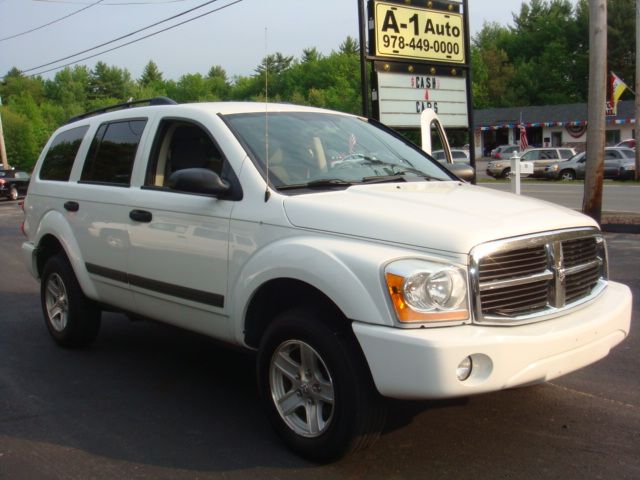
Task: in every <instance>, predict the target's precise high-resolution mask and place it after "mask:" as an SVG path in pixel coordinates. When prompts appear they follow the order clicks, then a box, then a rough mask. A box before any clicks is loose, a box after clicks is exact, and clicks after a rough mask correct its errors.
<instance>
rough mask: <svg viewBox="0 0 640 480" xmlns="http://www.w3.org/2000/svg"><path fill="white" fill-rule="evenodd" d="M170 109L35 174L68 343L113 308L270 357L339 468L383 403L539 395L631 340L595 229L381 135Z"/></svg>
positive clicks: (322, 122)
mask: <svg viewBox="0 0 640 480" xmlns="http://www.w3.org/2000/svg"><path fill="white" fill-rule="evenodd" d="M172 103H173V102H170V101H168V99H165V100H155V101H153V102H151V105H150V106H144V107H141V106H138V105H132V104H127V105H125V107H130V108H125V109H114V110H113V111H108V112H107V111H105V112H95V113H94V114H93V115H85V116H82V117H79V118H76V119H74V120H72V121H71V122H70V123H68V124H67V125H65V126H63V127H61V128H60V129H59V130H57V131H56V132H55V133H54V134H53V136H52V138H51V139H50V140H49V142H48V143H47V145H46V146H45V148H44V151H43V153H42V154H41V156H40V158H39V159H38V162H37V164H36V167H35V170H34V175H33V178H32V182H31V186H30V188H29V193H28V196H27V198H26V200H25V205H24V207H25V212H26V218H25V223H24V230H25V232H26V235H27V237H28V239H27V241H26V242H25V243H24V245H23V253H24V259H25V261H26V264H27V265H28V268H29V270H30V271H31V273H32V274H33V276H34V277H35V278H37V279H39V280H40V282H41V299H42V309H43V312H44V316H45V319H46V324H47V326H48V329H49V332H50V333H51V335H52V337H53V339H54V340H55V341H56V342H57V343H59V344H60V345H62V346H64V347H81V346H86V345H88V344H89V343H90V342H92V341H93V340H94V338H95V337H96V335H97V333H98V330H99V327H100V312H101V310H103V309H115V310H117V311H123V312H129V313H131V314H134V315H136V316H142V317H146V318H150V319H154V320H157V321H161V322H167V323H170V324H173V325H177V326H179V327H183V328H186V329H189V330H193V331H195V332H200V333H202V334H205V335H209V336H211V337H215V338H217V339H220V340H223V341H226V342H229V343H231V344H235V345H239V346H242V347H244V348H248V349H252V350H256V351H257V377H258V385H259V390H260V393H261V397H262V401H263V402H264V406H265V408H266V412H267V415H268V416H269V418H270V420H271V422H272V423H273V425H274V427H275V429H276V430H277V432H278V433H279V434H280V436H281V437H282V438H283V439H284V441H285V442H286V443H287V444H288V445H289V446H290V447H291V448H292V449H293V450H295V451H296V452H298V453H299V454H301V455H303V456H305V457H307V458H310V459H315V460H328V459H333V458H336V457H338V456H340V455H341V454H343V453H345V452H346V451H349V450H352V449H355V448H356V447H360V446H363V445H366V444H368V443H370V442H371V441H372V440H374V439H375V438H376V436H377V435H378V434H379V432H380V430H381V428H382V427H383V425H384V418H385V416H384V412H385V408H386V403H385V402H384V401H383V397H394V398H400V399H417V398H446V397H457V396H467V395H472V394H477V393H482V392H490V391H495V390H500V389H504V388H510V387H515V386H519V385H529V384H532V383H536V382H544V381H546V380H549V379H552V378H555V377H557V376H559V375H563V374H566V373H568V372H571V371H573V370H576V369H578V368H581V367H584V366H585V365H588V364H590V363H593V362H595V361H596V360H599V359H601V358H602V357H604V356H606V355H607V353H608V352H609V350H610V349H611V348H612V347H613V346H615V345H617V344H618V343H619V342H621V341H622V340H623V339H624V338H625V337H626V336H627V334H628V332H629V325H630V319H631V293H630V290H629V289H628V288H627V287H626V286H623V285H621V284H618V283H615V282H611V281H609V280H608V279H607V256H606V249H605V242H604V238H603V236H602V234H601V233H600V231H599V229H598V226H597V224H596V223H595V222H594V221H593V220H591V219H590V218H588V217H586V216H583V215H580V214H578V213H575V212H572V211H569V210H566V209H563V208H559V207H558V208H556V207H553V206H551V205H550V204H548V203H543V202H538V201H536V200H533V199H528V198H523V197H516V196H511V195H510V194H506V193H501V192H497V191H493V190H490V189H484V188H481V187H477V186H473V185H469V184H466V183H464V182H461V181H459V180H458V179H456V178H455V177H453V176H452V175H451V174H450V173H448V172H447V170H446V169H445V168H444V167H442V166H441V165H439V164H438V162H436V161H434V160H433V159H431V158H430V157H429V156H427V155H426V154H424V153H423V152H422V151H421V150H420V149H418V148H417V147H415V146H413V145H412V144H410V143H408V142H407V141H405V140H404V139H403V138H402V137H401V136H399V135H397V134H395V133H394V132H393V131H391V130H388V129H386V128H384V127H382V126H380V125H379V124H377V123H375V122H369V121H367V120H366V119H364V118H360V117H356V116H352V115H346V114H341V113H337V112H331V111H326V110H319V109H313V108H306V107H297V106H285V105H268V106H267V105H265V104H243V103H218V104H215V103H208V104H207V103H203V104H191V105H175V104H172ZM105 110H107V109H105ZM108 110H111V109H108ZM496 211H499V212H500V215H494V214H493V212H496Z"/></svg>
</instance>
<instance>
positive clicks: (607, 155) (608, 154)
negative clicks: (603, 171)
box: [604, 150, 619, 160]
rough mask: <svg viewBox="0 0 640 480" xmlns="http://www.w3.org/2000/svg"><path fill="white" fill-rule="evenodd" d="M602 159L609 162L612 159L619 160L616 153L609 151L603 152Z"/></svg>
mask: <svg viewBox="0 0 640 480" xmlns="http://www.w3.org/2000/svg"><path fill="white" fill-rule="evenodd" d="M604 158H605V160H611V159H613V158H619V157H618V152H615V151H611V150H605V152H604Z"/></svg>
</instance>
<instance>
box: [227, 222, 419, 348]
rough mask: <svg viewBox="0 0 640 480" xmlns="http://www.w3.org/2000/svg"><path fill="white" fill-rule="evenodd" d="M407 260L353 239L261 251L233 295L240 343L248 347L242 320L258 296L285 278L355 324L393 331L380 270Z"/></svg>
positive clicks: (299, 241)
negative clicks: (327, 301)
mask: <svg viewBox="0 0 640 480" xmlns="http://www.w3.org/2000/svg"><path fill="white" fill-rule="evenodd" d="M403 253H404V255H403ZM406 254H407V252H406V251H401V250H398V249H396V248H392V247H386V246H384V245H372V244H371V243H367V242H362V241H358V240H353V239H336V238H324V237H317V236H307V235H303V236H296V237H291V238H286V239H281V240H278V241H276V242H274V243H272V244H269V245H267V246H265V247H264V248H262V249H260V250H257V251H256V252H255V253H254V254H253V255H252V256H251V257H250V258H249V260H248V261H247V262H246V263H245V264H244V265H243V267H242V269H241V271H240V272H239V274H238V275H237V277H236V281H235V282H234V284H232V285H231V289H230V291H231V292H236V295H234V297H233V302H232V304H233V310H232V312H231V315H232V316H233V317H235V318H236V319H238V321H236V322H235V325H236V332H235V336H236V340H237V341H238V342H239V343H242V342H243V341H244V320H245V318H246V314H247V309H248V306H249V304H250V302H251V299H252V298H253V296H254V295H255V293H256V292H257V291H258V289H259V288H260V287H261V286H262V285H264V284H265V283H267V282H269V281H270V280H275V279H282V278H287V279H294V280H299V281H302V282H305V283H307V284H309V285H311V286H313V287H315V288H316V289H318V290H319V291H321V292H322V293H323V294H325V295H326V296H327V297H328V298H329V299H331V300H332V301H333V302H334V303H335V305H336V306H337V307H338V308H339V309H340V310H341V311H342V313H343V314H344V315H345V316H346V317H347V318H349V319H351V320H357V321H361V322H366V323H375V324H379V325H393V323H394V320H393V317H392V313H391V310H390V307H389V304H388V300H387V293H386V290H385V288H384V285H383V282H382V278H383V277H382V269H383V267H384V265H385V264H386V262H388V261H389V260H392V259H394V258H398V257H400V256H406Z"/></svg>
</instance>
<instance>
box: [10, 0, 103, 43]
mask: <svg viewBox="0 0 640 480" xmlns="http://www.w3.org/2000/svg"><path fill="white" fill-rule="evenodd" d="M103 1H104V0H98V1H97V2H94V3H91V4H89V5H87V6H86V7H82V8H81V9H79V10H76V11H75V12H71V13H70V14H68V15H65V16H64V17H60V18H58V19H56V20H52V21H51V22H49V23H45V24H44V25H40V26H39V27H35V28H32V29H31V30H26V31H24V32H20V33H16V34H14V35H10V36H8V37H3V38H0V42H4V41H5V40H10V39H12V38H16V37H20V36H22V35H26V34H27V33H31V32H35V31H36V30H40V29H42V28H44V27H48V26H49V25H53V24H54V23H57V22H60V21H62V20H64V19H65V18H69V17H72V16H74V15H76V14H78V13H80V12H83V11H85V10H87V9H88V8H91V7H93V6H95V5H98V4H99V3H102V2H103Z"/></svg>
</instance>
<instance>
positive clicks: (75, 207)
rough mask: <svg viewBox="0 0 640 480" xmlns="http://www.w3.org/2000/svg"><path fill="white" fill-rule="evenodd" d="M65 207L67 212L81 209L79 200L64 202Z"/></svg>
mask: <svg viewBox="0 0 640 480" xmlns="http://www.w3.org/2000/svg"><path fill="white" fill-rule="evenodd" d="M64 209H65V210H66V211H67V212H77V211H78V210H79V209H80V204H79V203H78V202H72V201H69V202H64Z"/></svg>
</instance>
